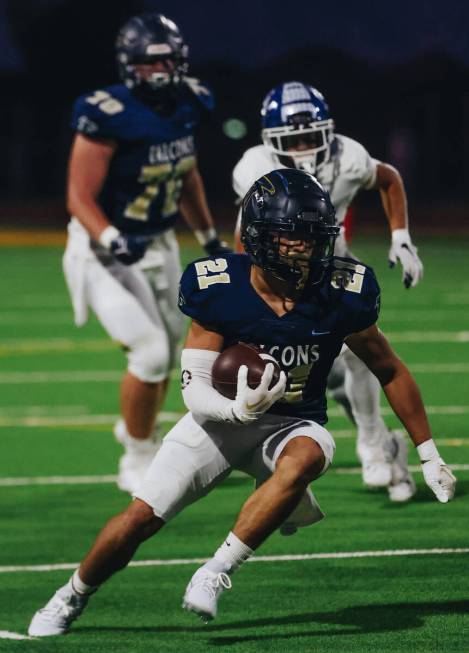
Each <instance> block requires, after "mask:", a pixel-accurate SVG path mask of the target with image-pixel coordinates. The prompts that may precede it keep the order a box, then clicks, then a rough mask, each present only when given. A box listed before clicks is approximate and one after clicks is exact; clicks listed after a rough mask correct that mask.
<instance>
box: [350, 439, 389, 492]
mask: <svg viewBox="0 0 469 653" xmlns="http://www.w3.org/2000/svg"><path fill="white" fill-rule="evenodd" d="M393 453H394V452H393V451H389V448H388V447H387V446H386V445H385V443H384V442H383V443H380V444H379V445H374V446H373V447H370V446H369V445H364V444H363V443H359V442H358V443H357V455H358V457H359V459H360V462H361V464H362V478H363V483H364V484H365V485H366V486H368V487H369V488H379V487H388V485H390V483H391V480H392V469H391V465H392V460H393Z"/></svg>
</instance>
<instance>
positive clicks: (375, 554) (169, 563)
mask: <svg viewBox="0 0 469 653" xmlns="http://www.w3.org/2000/svg"><path fill="white" fill-rule="evenodd" d="M467 553H469V548H453V549H449V548H448V549H388V550H384V551H337V552H331V553H300V554H296V555H272V556H256V557H254V558H250V559H249V561H248V562H295V561H301V560H347V559H353V558H392V557H396V556H422V555H455V554H467ZM207 560H208V558H173V559H169V560H134V561H132V562H130V563H129V567H175V566H179V565H200V564H204V563H205V562H207ZM78 565H79V563H78V562H63V563H58V564H50V565H4V566H0V573H1V574H8V573H17V572H27V571H29V572H31V571H32V572H47V571H61V570H67V569H76V568H77V567H78Z"/></svg>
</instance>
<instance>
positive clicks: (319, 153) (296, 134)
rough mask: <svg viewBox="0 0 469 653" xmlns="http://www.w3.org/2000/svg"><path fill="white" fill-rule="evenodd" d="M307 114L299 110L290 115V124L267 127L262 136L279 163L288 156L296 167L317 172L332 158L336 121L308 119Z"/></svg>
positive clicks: (311, 172) (313, 172) (312, 172)
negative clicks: (306, 118) (307, 120)
mask: <svg viewBox="0 0 469 653" xmlns="http://www.w3.org/2000/svg"><path fill="white" fill-rule="evenodd" d="M297 116H298V118H297ZM296 118H297V119H296ZM304 118H305V117H304V116H302V114H296V115H293V116H290V117H289V122H290V124H288V125H282V126H281V127H269V128H265V129H263V130H262V140H263V143H264V145H265V146H266V147H267V148H268V149H269V150H270V151H271V152H272V153H273V154H275V155H276V157H277V158H278V160H279V163H283V162H282V159H284V160H285V158H287V159H288V160H289V161H291V162H292V163H293V166H294V167H295V168H298V169H299V170H304V171H305V172H309V173H310V174H315V173H317V172H318V171H319V170H320V169H321V168H322V166H323V165H324V164H325V163H326V162H327V161H328V160H329V158H330V155H331V144H332V141H333V139H334V121H333V120H332V119H330V118H329V119H328V120H318V121H309V122H305V121H304ZM297 148H298V149H297ZM288 167H290V165H289V166H288Z"/></svg>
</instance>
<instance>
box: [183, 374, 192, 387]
mask: <svg viewBox="0 0 469 653" xmlns="http://www.w3.org/2000/svg"><path fill="white" fill-rule="evenodd" d="M191 381H192V374H191V373H190V372H189V370H182V374H181V390H184V389H185V388H187V386H188V385H189V383H190V382H191Z"/></svg>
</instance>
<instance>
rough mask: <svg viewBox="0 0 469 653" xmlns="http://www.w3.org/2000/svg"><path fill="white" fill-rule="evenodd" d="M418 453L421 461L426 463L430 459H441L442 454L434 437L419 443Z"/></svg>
mask: <svg viewBox="0 0 469 653" xmlns="http://www.w3.org/2000/svg"><path fill="white" fill-rule="evenodd" d="M417 453H418V455H419V457H420V462H422V463H426V462H428V461H429V460H439V459H440V454H439V453H438V449H437V448H436V444H435V441H434V440H432V439H430V440H425V442H422V444H419V445H418V447H417Z"/></svg>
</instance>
